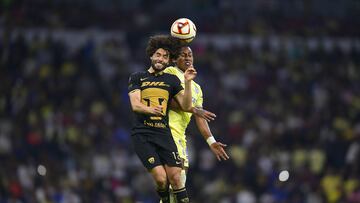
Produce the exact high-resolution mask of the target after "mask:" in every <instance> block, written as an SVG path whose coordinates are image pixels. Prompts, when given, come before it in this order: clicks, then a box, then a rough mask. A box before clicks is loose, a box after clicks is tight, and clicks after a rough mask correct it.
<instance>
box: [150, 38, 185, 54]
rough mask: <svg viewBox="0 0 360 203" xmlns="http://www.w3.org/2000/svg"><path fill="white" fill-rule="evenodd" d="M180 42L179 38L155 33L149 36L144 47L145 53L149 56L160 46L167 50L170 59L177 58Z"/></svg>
mask: <svg viewBox="0 0 360 203" xmlns="http://www.w3.org/2000/svg"><path fill="white" fill-rule="evenodd" d="M181 46H182V43H181V41H180V40H179V39H177V38H174V37H171V36H169V35H155V36H152V37H150V39H149V42H148V45H147V47H146V54H147V55H148V56H149V57H151V56H152V55H153V54H154V53H155V52H156V50H158V49H160V48H162V49H165V50H166V51H168V52H169V56H170V60H173V59H177V58H178V56H179V54H180V47H181Z"/></svg>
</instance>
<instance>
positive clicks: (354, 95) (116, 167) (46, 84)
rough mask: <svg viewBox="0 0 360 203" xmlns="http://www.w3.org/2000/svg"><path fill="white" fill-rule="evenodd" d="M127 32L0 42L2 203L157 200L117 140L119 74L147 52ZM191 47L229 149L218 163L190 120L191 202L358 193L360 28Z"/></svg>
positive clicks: (316, 202) (123, 129) (327, 198)
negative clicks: (350, 32)
mask: <svg viewBox="0 0 360 203" xmlns="http://www.w3.org/2000/svg"><path fill="white" fill-rule="evenodd" d="M129 43H130V42H128V41H127V40H126V38H119V39H115V38H111V37H110V38H108V39H104V40H103V41H102V42H101V43H95V41H94V40H92V39H91V38H89V39H88V40H86V41H85V42H84V43H83V44H82V45H81V46H78V47H76V48H74V47H73V46H71V44H69V43H67V42H66V41H65V40H63V39H61V38H58V39H54V38H53V37H52V35H51V34H50V33H49V35H48V36H47V37H45V38H44V37H42V38H41V37H37V36H36V35H33V36H32V37H31V38H29V37H26V36H24V35H22V34H19V35H17V36H16V37H13V38H12V40H9V41H8V43H2V44H1V49H0V50H1V53H0V56H1V59H2V60H1V74H0V80H1V84H2V85H1V87H0V91H1V97H0V160H1V167H0V177H1V182H0V202H56V203H57V202H59V203H60V202H61V203H62V202H64V203H65V202H69V203H70V202H74V203H76V202H99V203H100V202H101V203H102V202H104V203H105V202H124V203H126V202H144V203H147V202H148V203H151V202H156V199H157V198H156V194H155V192H154V189H153V186H154V185H153V183H152V181H151V179H149V176H148V174H147V173H146V171H145V169H144V168H143V166H142V165H141V164H140V162H139V160H138V158H137V157H136V156H135V154H134V152H133V149H132V146H131V142H130V137H129V136H130V135H129V133H130V128H131V117H132V113H131V112H130V106H129V101H128V97H127V79H128V76H129V74H130V73H131V72H134V71H137V70H144V69H146V67H147V66H148V65H149V62H148V59H146V57H145V56H144V55H145V52H144V50H134V49H131V48H130V46H128V44H129ZM71 47H73V48H71ZM192 48H193V51H194V55H195V65H196V68H197V69H198V72H199V76H198V77H197V81H198V82H199V83H200V84H202V87H203V91H204V95H205V98H204V99H205V103H204V107H205V108H206V109H209V110H211V111H213V112H215V113H217V115H218V117H217V120H216V121H214V122H211V123H210V125H211V128H212V130H213V132H214V134H215V136H216V137H217V139H218V140H221V141H222V142H224V143H227V144H228V145H229V146H228V147H227V150H228V152H229V154H230V156H231V160H229V161H226V162H217V161H216V159H215V157H214V155H213V154H212V153H211V151H210V150H209V148H208V146H207V145H206V142H205V141H204V140H203V139H202V137H201V136H200V135H199V133H198V132H197V130H196V127H195V126H194V125H193V124H191V127H190V129H189V132H188V134H189V150H190V154H191V168H190V171H189V176H188V182H187V184H188V188H189V193H190V197H191V198H192V200H193V202H199V203H200V202H222V203H227V202H229V203H230V202H244V203H253V202H264V203H265V202H269V203H270V202H289V203H290V202H291V203H296V202H308V203H320V202H329V203H335V202H336V203H337V202H351V203H356V202H360V181H359V180H360V177H359V174H360V173H359V172H360V171H359V163H360V160H359V157H360V114H359V110H360V97H359V95H360V94H359V93H360V92H359V90H360V82H359V81H360V78H359V77H360V73H359V71H360V68H359V65H360V46H359V39H355V38H347V39H337V38H327V39H326V40H319V39H307V38H286V37H283V38H282V37H281V36H274V37H272V38H266V39H265V38H256V37H246V36H233V37H232V38H231V37H224V38H221V37H216V39H213V38H212V37H211V36H208V37H205V38H201V37H199V39H198V42H194V43H193V45H192ZM136 53H138V54H136ZM141 53H143V54H141ZM137 55H139V56H138V57H136V56H137ZM140 55H143V59H141V57H140ZM44 168H45V171H44ZM281 170H288V171H289V172H290V178H289V180H288V181H286V182H280V181H279V180H278V174H279V172H280V171H281Z"/></svg>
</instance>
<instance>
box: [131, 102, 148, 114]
mask: <svg viewBox="0 0 360 203" xmlns="http://www.w3.org/2000/svg"><path fill="white" fill-rule="evenodd" d="M131 108H132V110H133V111H134V112H135V113H141V114H151V111H150V108H149V107H148V106H146V105H144V104H142V103H134V104H131Z"/></svg>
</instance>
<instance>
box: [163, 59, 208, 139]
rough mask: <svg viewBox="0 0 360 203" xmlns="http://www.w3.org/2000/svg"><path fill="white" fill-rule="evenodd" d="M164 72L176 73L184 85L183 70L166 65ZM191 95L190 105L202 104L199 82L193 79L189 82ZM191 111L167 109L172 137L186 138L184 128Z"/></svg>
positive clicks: (199, 105) (200, 105) (188, 120)
mask: <svg viewBox="0 0 360 203" xmlns="http://www.w3.org/2000/svg"><path fill="white" fill-rule="evenodd" d="M164 72H165V73H169V74H173V75H176V76H177V77H178V78H179V79H180V81H181V85H182V86H183V87H184V86H185V82H184V72H183V71H182V70H180V69H179V68H177V67H173V66H170V67H167V68H166V69H165V70H164ZM191 91H192V92H191V95H192V106H193V107H202V105H203V93H202V90H201V87H200V85H199V84H197V83H196V82H195V81H192V82H191ZM191 116H192V113H188V112H184V111H181V110H172V109H170V110H169V126H170V129H171V133H172V135H173V137H175V138H177V139H182V140H186V138H185V130H186V128H187V126H188V124H189V122H190V120H191Z"/></svg>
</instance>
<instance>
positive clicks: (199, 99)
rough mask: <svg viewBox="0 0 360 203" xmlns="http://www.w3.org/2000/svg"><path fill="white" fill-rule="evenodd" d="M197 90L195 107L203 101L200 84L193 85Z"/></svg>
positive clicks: (200, 105)
mask: <svg viewBox="0 0 360 203" xmlns="http://www.w3.org/2000/svg"><path fill="white" fill-rule="evenodd" d="M195 88H196V89H197V90H196V92H197V94H196V96H197V99H196V103H195V107H201V108H202V107H203V102H204V98H203V93H202V90H201V87H200V86H196V87H195Z"/></svg>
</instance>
